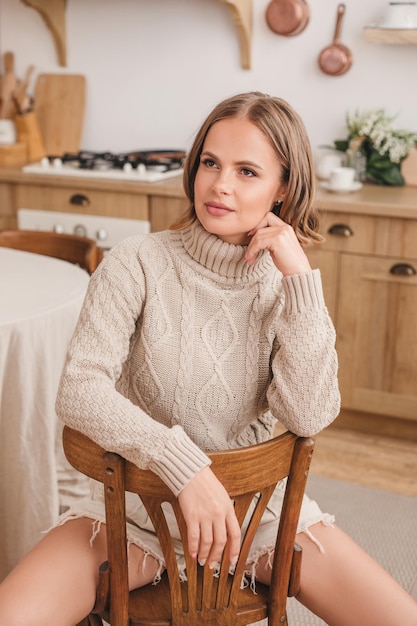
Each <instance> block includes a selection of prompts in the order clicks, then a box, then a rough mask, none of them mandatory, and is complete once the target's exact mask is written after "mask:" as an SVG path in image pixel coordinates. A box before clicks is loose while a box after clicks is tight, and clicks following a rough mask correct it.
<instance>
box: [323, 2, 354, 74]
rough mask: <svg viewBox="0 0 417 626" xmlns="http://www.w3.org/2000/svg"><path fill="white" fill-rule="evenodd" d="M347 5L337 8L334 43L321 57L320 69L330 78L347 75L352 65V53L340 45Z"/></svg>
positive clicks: (325, 49)
mask: <svg viewBox="0 0 417 626" xmlns="http://www.w3.org/2000/svg"><path fill="white" fill-rule="evenodd" d="M345 9H346V5H345V4H343V3H341V4H339V6H338V7H337V19H336V29H335V33H334V39H333V43H332V44H331V45H330V46H327V47H326V48H324V49H323V50H322V51H321V52H320V55H319V66H320V69H321V70H322V71H323V72H324V73H325V74H329V75H330V76H340V75H341V74H345V72H347V71H348V70H349V69H350V67H351V65H352V60H353V57H352V53H351V51H350V50H349V48H348V47H347V46H344V45H343V44H341V43H340V31H341V28H342V20H343V16H344V14H345Z"/></svg>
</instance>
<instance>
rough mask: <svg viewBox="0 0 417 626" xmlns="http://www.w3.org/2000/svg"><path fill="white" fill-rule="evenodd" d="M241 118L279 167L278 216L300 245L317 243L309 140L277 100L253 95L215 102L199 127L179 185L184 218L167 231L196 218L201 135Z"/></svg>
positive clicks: (295, 117) (287, 108) (285, 105)
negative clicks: (185, 202)
mask: <svg viewBox="0 0 417 626" xmlns="http://www.w3.org/2000/svg"><path fill="white" fill-rule="evenodd" d="M235 117H244V118H246V119H248V120H249V121H250V122H252V124H254V125H255V126H256V127H257V128H258V129H259V130H260V131H261V132H263V133H264V135H265V136H266V137H267V138H268V139H269V141H270V142H271V145H272V147H273V148H274V150H275V152H276V155H277V157H278V159H279V162H280V163H281V166H282V172H283V174H282V182H284V183H286V185H287V193H286V196H285V199H284V201H283V205H282V207H281V210H280V217H281V218H282V219H283V220H284V221H285V222H287V223H288V224H291V226H292V227H293V228H294V231H295V233H296V235H297V238H298V240H299V242H300V243H301V244H303V245H307V244H308V243H318V242H321V241H322V240H323V238H322V237H321V235H319V234H318V233H317V230H318V225H319V224H318V215H317V212H316V210H315V208H314V207H313V202H314V194H315V173H314V165H313V156H312V151H311V146H310V141H309V138H308V135H307V132H306V129H305V127H304V124H303V122H302V120H301V118H300V117H299V115H298V114H297V113H296V112H295V111H294V109H293V108H292V107H291V106H290V105H289V104H288V103H287V102H286V101H285V100H282V99H281V98H276V97H272V96H269V95H266V94H263V93H260V92H258V91H253V92H248V93H242V94H238V95H235V96H232V97H230V98H227V99H226V100H223V101H222V102H220V103H219V104H218V105H217V106H216V107H215V108H214V109H213V110H212V112H211V113H210V114H209V116H208V117H207V119H206V120H205V121H204V122H203V124H202V126H201V128H200V130H199V131H198V132H197V135H196V137H195V139H194V143H193V145H192V147H191V149H190V151H189V153H188V155H187V158H186V161H185V165H184V174H183V186H184V192H185V195H186V196H187V198H188V200H189V203H190V204H189V207H188V208H187V210H186V211H185V213H184V214H183V215H182V216H181V217H180V218H179V219H178V220H177V221H176V222H175V223H174V224H173V225H172V226H171V229H172V230H182V229H183V228H186V227H188V226H190V224H191V223H192V222H194V220H196V219H197V217H196V213H195V208H194V181H195V177H196V174H197V170H198V167H199V164H200V155H201V152H202V150H203V145H204V141H205V138H206V136H207V133H208V132H209V130H210V128H211V127H212V126H213V124H215V123H216V122H219V121H220V120H224V119H227V118H235Z"/></svg>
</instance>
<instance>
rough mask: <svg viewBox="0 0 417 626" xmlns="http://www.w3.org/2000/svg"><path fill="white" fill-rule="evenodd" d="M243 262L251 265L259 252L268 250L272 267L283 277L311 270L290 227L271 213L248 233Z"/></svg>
mask: <svg viewBox="0 0 417 626" xmlns="http://www.w3.org/2000/svg"><path fill="white" fill-rule="evenodd" d="M249 235H250V236H251V240H250V242H249V245H248V248H247V251H246V255H245V260H246V261H247V262H248V263H249V265H253V264H254V263H255V261H256V258H257V256H258V254H259V252H260V251H261V250H269V252H270V254H271V257H272V260H273V262H274V265H275V266H276V267H277V269H279V271H280V272H281V273H282V274H283V275H284V276H288V275H290V274H301V273H302V272H308V271H310V270H311V266H310V263H309V261H308V258H307V256H306V254H305V252H304V250H303V249H302V247H301V245H300V243H299V241H298V239H297V236H296V234H295V232H294V229H293V227H292V226H290V225H289V224H287V223H286V222H283V221H282V219H280V218H279V217H277V216H276V215H274V214H273V213H272V212H271V211H268V213H267V214H266V215H265V217H264V218H263V219H262V221H261V222H260V223H259V224H258V225H257V226H255V228H254V229H253V230H251V232H250V233H249Z"/></svg>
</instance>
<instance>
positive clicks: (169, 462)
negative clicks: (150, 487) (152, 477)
mask: <svg viewBox="0 0 417 626" xmlns="http://www.w3.org/2000/svg"><path fill="white" fill-rule="evenodd" d="M172 434H173V437H172V438H171V439H170V440H169V441H168V442H167V445H166V447H165V449H164V456H163V457H162V458H158V459H155V460H154V462H153V463H152V464H151V466H150V469H151V470H152V471H153V472H155V474H158V476H159V477H160V478H161V479H162V480H163V481H164V483H165V484H166V485H167V486H168V487H169V488H170V489H171V491H172V492H173V493H174V494H175V495H176V496H177V495H178V494H179V493H181V491H182V490H183V489H184V487H185V486H186V485H187V484H188V483H189V482H190V480H191V479H192V478H193V477H194V476H195V475H196V474H197V473H198V472H199V471H200V470H202V469H203V468H204V467H207V466H208V465H210V464H211V460H210V459H209V457H208V456H207V455H206V454H204V452H203V451H202V450H200V448H199V447H198V446H196V445H195V443H193V442H192V441H191V439H190V438H189V437H188V436H187V435H186V434H185V432H184V431H183V430H182V428H181V427H179V426H174V427H173V429H172Z"/></svg>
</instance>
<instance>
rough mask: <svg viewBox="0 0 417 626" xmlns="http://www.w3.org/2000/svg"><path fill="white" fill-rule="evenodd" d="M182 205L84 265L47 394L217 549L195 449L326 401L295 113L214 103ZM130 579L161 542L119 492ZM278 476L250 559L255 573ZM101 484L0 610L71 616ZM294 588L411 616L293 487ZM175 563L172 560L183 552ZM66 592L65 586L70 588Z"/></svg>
mask: <svg viewBox="0 0 417 626" xmlns="http://www.w3.org/2000/svg"><path fill="white" fill-rule="evenodd" d="M184 187H185V192H186V195H187V197H188V199H189V202H190V205H189V210H188V211H187V213H186V215H185V216H184V217H183V219H181V220H180V221H179V222H178V223H177V224H176V225H175V226H174V227H173V228H172V229H170V230H168V231H164V232H162V233H154V234H151V235H148V236H146V237H134V238H129V239H127V240H125V241H124V242H122V243H121V244H119V245H118V246H116V247H115V248H114V249H113V250H112V251H111V252H110V253H109V255H108V256H107V257H106V259H105V260H104V261H103V262H102V264H101V265H100V266H99V268H98V270H97V271H96V273H95V274H94V275H93V277H92V279H91V283H90V287H89V291H88V294H87V297H86V300H85V303H84V307H83V310H82V312H81V315H80V320H79V323H78V326H77V329H76V331H75V334H74V337H73V340H72V342H71V345H70V348H69V352H68V359H67V363H66V366H65V369H64V373H63V376H62V381H61V386H60V389H59V393H58V399H57V411H58V414H59V416H60V417H61V419H62V420H63V421H64V422H65V423H67V424H69V425H70V426H72V427H74V428H76V429H79V430H81V431H83V432H85V433H86V434H87V435H89V436H90V437H91V438H93V439H95V440H96V441H97V442H98V443H99V444H100V445H102V446H103V447H105V448H109V449H112V450H114V451H116V452H119V453H120V454H122V455H123V456H125V457H126V458H127V459H129V460H130V461H132V462H134V463H136V464H137V465H138V466H140V467H143V468H150V469H152V470H153V471H155V472H156V473H157V474H158V475H159V476H160V477H161V478H162V479H163V480H164V481H165V482H166V483H167V484H168V485H169V487H170V488H171V489H172V491H173V492H174V493H175V494H176V495H177V496H178V499H179V503H180V506H181V508H182V511H183V513H184V516H185V519H186V522H187V527H188V549H189V550H190V553H191V554H192V555H193V556H194V557H195V558H196V559H198V561H199V563H205V562H208V563H209V564H210V566H211V567H214V565H215V564H216V563H217V561H218V560H219V559H220V556H221V554H222V550H223V548H224V546H225V543H226V538H227V537H230V538H231V544H230V552H229V555H228V556H229V558H230V561H231V563H232V564H233V563H234V562H235V561H236V558H237V555H238V552H239V545H240V531H239V528H238V525H237V522H236V518H235V515H234V511H233V507H232V504H231V502H230V500H229V498H228V496H227V494H226V492H225V490H224V488H223V486H222V485H221V484H220V483H219V481H218V480H217V479H216V477H215V476H214V474H213V473H212V471H211V469H210V462H209V459H208V457H207V456H206V454H205V451H206V450H210V449H220V448H223V449H224V448H234V447H238V446H246V445H250V444H254V443H257V442H260V441H264V440H266V439H268V438H270V437H271V436H272V435H273V431H274V427H275V425H276V423H277V422H278V421H279V422H281V424H283V425H284V426H285V427H286V428H288V429H289V430H291V431H293V432H295V433H297V434H300V435H315V434H316V433H318V432H320V431H321V430H322V429H323V428H325V427H326V426H327V425H328V424H330V423H331V422H332V421H333V420H334V419H335V418H336V416H337V414H338V412H339V392H338V387H337V359H336V354H335V349H334V341H335V333H334V328H333V326H332V323H331V321H330V318H329V316H328V313H327V310H326V307H325V304H324V301H323V294H322V287H321V280H320V274H319V272H318V270H311V268H310V265H309V262H308V259H307V257H306V255H305V253H304V251H303V247H302V246H303V245H306V244H308V243H309V242H314V241H318V240H319V236H318V235H317V234H316V230H317V219H316V215H315V212H314V210H313V207H312V203H313V197H314V170H313V164H312V157H311V150H310V146H309V142H308V138H307V136H306V133H305V129H304V127H303V124H302V122H301V120H300V119H299V117H298V115H297V114H296V113H295V112H294V111H293V110H292V108H291V107H290V106H289V105H288V104H287V103H286V102H284V101H283V100H281V99H279V98H272V97H269V96H266V95H263V94H260V93H247V94H241V95H238V96H235V97H232V98H229V99H227V100H225V101H224V102H222V103H220V104H219V105H218V106H217V107H216V108H215V109H214V110H213V112H212V113H211V114H210V115H209V116H208V118H207V120H206V121H205V122H204V123H203V125H202V127H201V129H200V131H199V132H198V134H197V136H196V139H195V141H194V144H193V146H192V148H191V151H190V153H189V156H188V159H187V162H186V165H185V173H184ZM127 506H128V516H129V518H130V520H131V523H130V524H129V529H128V540H129V581H130V586H131V588H135V587H138V586H140V585H143V584H146V583H148V582H150V581H152V580H157V578H158V576H159V575H160V572H161V570H162V569H163V560H162V557H161V553H160V549H159V546H158V544H157V542H156V541H155V538H154V535H153V533H152V528H151V527H149V524H148V522H147V519H146V516H145V515H144V513H143V510H142V507H141V506H140V505H138V502H137V499H136V498H135V499H134V500H130V499H129V500H128V504H127ZM280 506H281V495H280V489H279V488H278V489H277V490H276V493H275V494H274V496H273V499H272V501H271V503H270V506H269V511H268V515H266V516H265V519H263V522H262V524H261V527H260V531H259V533H258V536H257V537H256V539H255V542H254V545H253V546H252V553H251V556H250V561H249V563H248V569H249V570H252V571H253V572H254V575H255V577H256V578H257V579H259V580H261V581H263V582H266V583H267V582H268V580H269V575H270V569H269V566H268V556H269V554H270V551H271V550H272V545H273V536H274V530H275V529H276V517H277V515H279V510H280ZM103 520H104V509H103V501H102V495H101V493H99V492H98V490H97V489H96V490H95V492H94V493H93V497H92V498H91V499H86V500H85V501H81V502H80V503H79V504H77V505H76V507H74V509H72V510H70V511H69V512H68V513H67V514H65V515H64V516H63V517H62V518H61V520H60V524H59V525H58V526H57V527H56V528H54V529H53V530H52V531H50V532H49V533H48V534H47V536H46V537H45V538H44V540H43V541H42V542H41V543H40V544H39V545H38V546H37V547H36V548H35V549H34V550H33V551H32V552H31V553H29V555H28V556H27V557H26V558H25V559H23V561H22V562H21V563H20V564H19V565H18V566H17V567H16V568H15V570H14V571H13V572H12V573H11V574H10V576H9V577H8V578H7V579H6V580H5V582H4V583H3V585H2V586H1V587H0V624H7V625H8V626H23V625H24V626H48V625H50V626H73V625H74V624H75V623H76V622H77V621H79V620H81V618H82V617H84V616H85V615H86V614H87V613H88V612H89V611H90V609H91V608H92V606H93V603H94V596H95V588H96V583H97V570H98V566H99V564H100V563H101V562H102V561H104V560H105V558H106V546H105V524H104V523H103ZM297 542H298V543H300V544H301V545H302V547H303V566H302V572H301V591H300V594H299V596H298V599H299V600H300V601H301V602H302V603H303V604H305V605H306V606H307V607H308V608H309V609H310V610H311V611H313V612H314V613H316V614H317V615H319V616H320V617H322V619H323V620H325V621H326V622H327V623H328V624H331V625H338V626H344V625H346V626H347V625H350V626H360V625H363V626H365V625H366V626H371V625H373V624H375V625H378V626H394V625H396V624H399V623H401V625H402V626H412V625H416V624H417V605H416V603H415V602H414V601H413V600H412V599H411V598H410V597H409V596H408V595H407V594H406V592H405V591H404V590H402V589H401V588H400V587H399V585H397V583H396V582H394V581H393V580H392V579H391V578H390V577H389V576H388V574H387V573H385V572H384V571H383V570H382V569H381V568H380V567H379V565H377V564H376V563H375V562H374V561H373V560H372V559H370V557H368V556H367V555H366V554H365V553H364V552H363V551H362V550H361V549H360V548H359V547H358V546H356V545H355V544H354V543H353V542H352V541H351V540H350V539H349V538H348V537H347V536H346V535H345V534H344V533H343V532H342V531H341V530H339V529H338V528H336V527H335V526H334V524H333V518H332V517H331V516H330V515H329V514H327V513H322V512H321V511H320V509H319V507H318V505H317V504H316V503H315V502H313V501H310V500H309V499H308V498H307V497H305V500H304V503H303V507H302V512H301V516H300V522H299V534H298V536H297ZM178 566H179V567H180V568H183V566H184V565H183V559H182V555H181V554H178ZM69 600H70V601H69Z"/></svg>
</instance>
